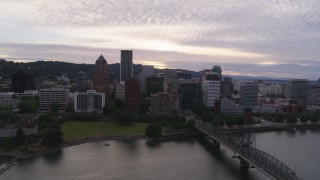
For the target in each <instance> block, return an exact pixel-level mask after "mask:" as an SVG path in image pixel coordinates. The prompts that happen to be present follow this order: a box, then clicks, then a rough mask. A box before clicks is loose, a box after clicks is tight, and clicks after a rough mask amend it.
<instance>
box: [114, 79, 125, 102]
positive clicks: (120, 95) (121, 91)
mask: <svg viewBox="0 0 320 180" xmlns="http://www.w3.org/2000/svg"><path fill="white" fill-rule="evenodd" d="M125 88H126V84H125V82H124V81H122V82H120V83H118V84H117V85H116V99H120V100H121V101H124V100H125Z"/></svg>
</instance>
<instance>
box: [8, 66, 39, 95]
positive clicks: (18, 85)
mask: <svg viewBox="0 0 320 180" xmlns="http://www.w3.org/2000/svg"><path fill="white" fill-rule="evenodd" d="M11 89H12V91H13V92H15V93H23V92H24V91H25V90H35V89H36V79H35V77H34V76H33V75H32V74H28V73H24V72H22V71H18V72H17V73H14V74H12V75H11Z"/></svg>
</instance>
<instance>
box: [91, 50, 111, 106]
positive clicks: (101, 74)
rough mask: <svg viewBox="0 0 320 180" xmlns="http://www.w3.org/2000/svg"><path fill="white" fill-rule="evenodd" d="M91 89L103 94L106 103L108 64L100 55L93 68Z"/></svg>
mask: <svg viewBox="0 0 320 180" xmlns="http://www.w3.org/2000/svg"><path fill="white" fill-rule="evenodd" d="M93 89H94V90H96V91H97V92H100V93H105V98H106V103H107V102H108V99H109V74H108V63H107V61H106V60H105V59H104V57H103V56H102V55H101V56H100V57H99V58H98V59H97V61H96V66H95V71H94V74H93Z"/></svg>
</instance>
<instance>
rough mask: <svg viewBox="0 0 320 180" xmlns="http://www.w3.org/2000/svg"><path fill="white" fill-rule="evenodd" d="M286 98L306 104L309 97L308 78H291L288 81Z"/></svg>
mask: <svg viewBox="0 0 320 180" xmlns="http://www.w3.org/2000/svg"><path fill="white" fill-rule="evenodd" d="M285 95H286V98H287V99H291V100H295V101H297V102H298V104H300V105H306V102H307V97H308V80H307V79H291V80H289V81H288V82H287V86H286V94H285Z"/></svg>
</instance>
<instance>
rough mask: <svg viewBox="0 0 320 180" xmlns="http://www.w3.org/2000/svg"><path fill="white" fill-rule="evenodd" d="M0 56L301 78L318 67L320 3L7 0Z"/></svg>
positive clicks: (0, 15)
mask: <svg viewBox="0 0 320 180" xmlns="http://www.w3.org/2000/svg"><path fill="white" fill-rule="evenodd" d="M0 5H1V6H0V22H1V23H0V34H2V36H0V58H4V59H8V60H14V61H20V60H28V59H29V60H31V61H32V59H44V60H60V61H67V62H73V63H87V64H93V63H94V62H95V60H96V58H97V57H98V56H99V55H100V54H103V55H104V56H105V57H106V59H107V61H108V63H110V64H111V63H119V62H120V50H121V49H132V50H133V51H134V56H133V60H134V62H135V63H136V64H138V63H140V64H145V65H155V66H156V67H157V68H166V67H168V68H180V69H189V70H193V71H200V70H202V69H207V68H211V67H212V66H213V65H215V64H218V65H220V66H221V67H222V69H223V72H222V73H223V74H224V75H244V76H267V77H287V78H307V79H311V80H316V79H318V78H319V76H320V74H319V70H320V52H319V47H320V32H319V29H320V18H319V17H320V10H319V9H320V2H319V1H316V0H310V1H288V0H287V1H285V0H281V1H259V2H256V1H252V0H247V1H242V2H241V3H237V2H233V1H223V2H220V1H209V0H202V1H193V0H190V1H143V0H138V1H135V3H133V2H131V1H94V2H93V1H71V0H69V1H60V0H59V1H49V2H48V1H46V2H42V1H39V0H33V1H28V2H26V1H8V0H4V1H2V2H1V3H0Z"/></svg>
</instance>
